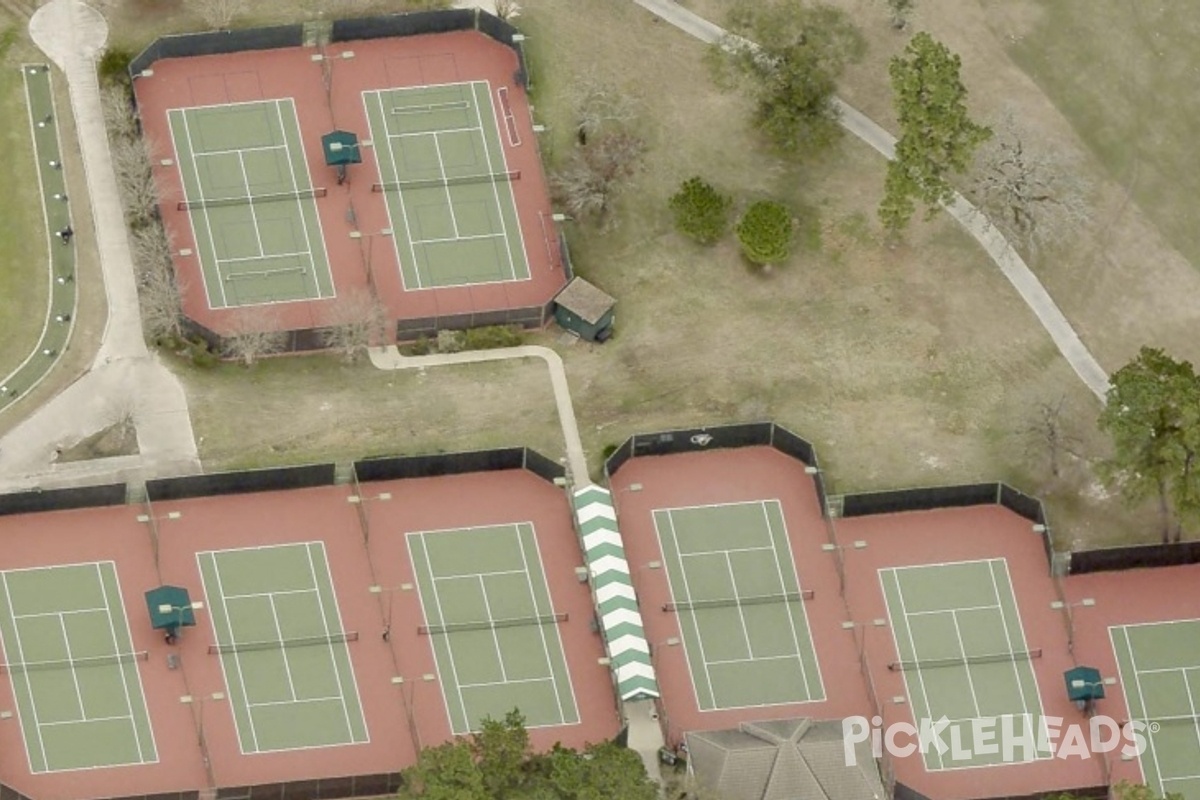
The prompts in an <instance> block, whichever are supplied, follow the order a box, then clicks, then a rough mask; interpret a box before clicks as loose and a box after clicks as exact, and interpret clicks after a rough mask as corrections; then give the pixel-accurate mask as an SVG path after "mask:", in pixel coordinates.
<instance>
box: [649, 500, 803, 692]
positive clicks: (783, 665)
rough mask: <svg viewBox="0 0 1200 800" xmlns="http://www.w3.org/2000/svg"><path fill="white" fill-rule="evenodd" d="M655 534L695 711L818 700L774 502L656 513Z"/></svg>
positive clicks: (796, 585) (796, 583)
mask: <svg viewBox="0 0 1200 800" xmlns="http://www.w3.org/2000/svg"><path fill="white" fill-rule="evenodd" d="M654 527H655V529H656V530H657V532H658V540H659V545H660V547H661V548H662V554H663V563H664V566H665V567H666V573H667V576H668V578H669V580H670V584H671V596H672V598H673V599H672V602H671V603H669V604H667V605H665V606H664V607H663V611H664V612H667V613H670V612H674V613H676V614H678V615H679V629H680V633H681V636H682V639H683V645H684V647H685V648H686V650H687V659H688V664H689V666H690V668H691V674H692V683H693V686H694V687H695V691H696V698H697V702H698V703H699V707H700V710H702V711H712V710H717V709H731V708H747V707H753V706H771V705H779V704H783V703H807V702H812V701H819V700H824V699H825V689H824V686H823V685H822V683H821V670H820V667H819V665H818V663H817V656H816V651H815V649H814V646H813V641H812V636H811V634H810V632H809V625H808V616H807V613H806V612H805V608H804V603H805V599H806V593H805V592H804V591H802V589H801V586H800V580H799V577H798V576H797V574H796V568H795V566H794V562H793V560H792V550H791V545H790V543H789V542H788V535H787V527H786V525H785V524H784V519H783V510H782V508H781V506H780V504H779V502H778V501H760V502H751V503H728V504H723V505H708V506H693V507H689V508H667V509H659V510H656V511H655V512H654ZM807 596H808V597H811V593H809V594H808V595H807Z"/></svg>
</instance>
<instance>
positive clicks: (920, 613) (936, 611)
mask: <svg viewBox="0 0 1200 800" xmlns="http://www.w3.org/2000/svg"><path fill="white" fill-rule="evenodd" d="M995 582H996V576H995V575H993V576H992V583H993V585H994V584H995ZM993 608H999V609H1000V610H1001V612H1003V611H1004V609H1003V608H1002V607H1001V606H999V605H991V606H963V607H961V608H955V609H953V610H954V611H991V610H992V609H993ZM950 610H951V609H948V608H935V609H932V610H929V611H910V612H908V615H909V616H910V617H921V616H925V615H926V614H945V613H946V612H947V611H950Z"/></svg>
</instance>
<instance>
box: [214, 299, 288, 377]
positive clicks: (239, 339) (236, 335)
mask: <svg viewBox="0 0 1200 800" xmlns="http://www.w3.org/2000/svg"><path fill="white" fill-rule="evenodd" d="M286 340H287V334H286V333H284V332H283V331H282V330H279V323H278V320H276V319H275V317H274V315H272V314H270V313H266V312H264V311H263V310H262V309H258V308H254V307H253V306H247V307H245V308H241V309H238V311H236V312H235V313H234V318H233V324H232V325H230V329H229V333H228V334H227V335H226V336H225V337H224V344H225V355H227V356H229V357H230V358H236V359H238V360H239V361H241V362H242V364H243V365H245V366H246V367H252V366H254V363H255V362H256V361H258V359H260V358H262V357H263V356H265V355H270V354H271V353H277V352H279V351H280V350H281V349H282V348H283V345H284V342H285V341H286Z"/></svg>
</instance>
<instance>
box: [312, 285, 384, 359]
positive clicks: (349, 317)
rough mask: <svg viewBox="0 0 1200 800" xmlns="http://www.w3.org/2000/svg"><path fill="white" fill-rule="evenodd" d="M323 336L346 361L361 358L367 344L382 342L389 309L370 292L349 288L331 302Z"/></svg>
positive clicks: (329, 345) (327, 345) (369, 345)
mask: <svg viewBox="0 0 1200 800" xmlns="http://www.w3.org/2000/svg"><path fill="white" fill-rule="evenodd" d="M325 324H326V325H327V326H328V327H327V328H326V329H325V331H324V333H323V335H322V339H323V340H324V342H325V346H326V347H329V348H330V349H333V350H338V351H340V352H341V354H342V358H343V359H344V360H345V361H347V362H353V361H355V360H357V359H358V357H359V355H361V354H362V353H363V352H364V351H365V350H366V349H367V348H368V347H371V346H372V345H376V344H379V343H380V342H381V341H382V340H383V338H384V335H385V332H386V330H387V311H386V310H385V309H384V307H383V305H382V304H381V303H380V302H379V300H377V299H376V298H375V297H373V296H372V295H371V293H370V292H368V291H366V290H362V289H360V290H356V291H350V292H348V293H346V294H343V295H341V296H340V297H338V299H337V300H335V301H334V303H333V305H332V306H330V309H329V315H328V317H327V319H326V321H325Z"/></svg>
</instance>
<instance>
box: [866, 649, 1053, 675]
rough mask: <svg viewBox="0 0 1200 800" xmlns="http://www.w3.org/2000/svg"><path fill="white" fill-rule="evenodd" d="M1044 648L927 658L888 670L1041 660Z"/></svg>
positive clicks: (889, 666)
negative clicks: (958, 656) (957, 656)
mask: <svg viewBox="0 0 1200 800" xmlns="http://www.w3.org/2000/svg"><path fill="white" fill-rule="evenodd" d="M1041 657H1042V648H1040V647H1036V648H1034V649H1032V650H1017V651H1015V652H1012V653H985V654H983V655H978V656H966V657H961V658H926V659H924V660H917V661H893V662H892V663H890V664H888V669H890V670H892V671H893V672H903V671H904V670H910V669H929V668H930V667H961V666H964V665H966V664H992V663H996V662H1003V661H1026V660H1028V659H1031V658H1041Z"/></svg>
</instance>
